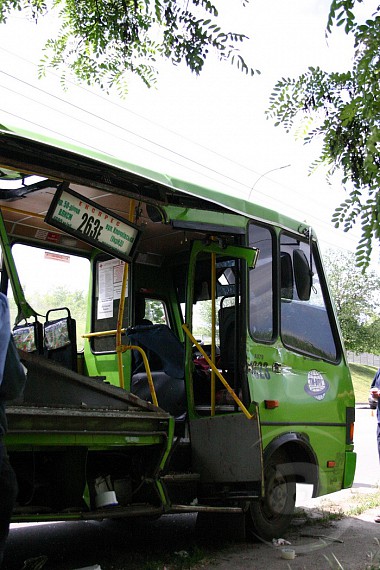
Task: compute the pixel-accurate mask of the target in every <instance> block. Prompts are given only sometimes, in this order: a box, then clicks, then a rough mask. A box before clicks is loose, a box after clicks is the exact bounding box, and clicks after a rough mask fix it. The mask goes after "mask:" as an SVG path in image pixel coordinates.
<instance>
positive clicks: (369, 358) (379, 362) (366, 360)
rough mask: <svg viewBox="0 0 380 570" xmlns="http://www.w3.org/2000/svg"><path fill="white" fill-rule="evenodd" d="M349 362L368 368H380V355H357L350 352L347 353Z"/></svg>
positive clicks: (366, 353)
mask: <svg viewBox="0 0 380 570" xmlns="http://www.w3.org/2000/svg"><path fill="white" fill-rule="evenodd" d="M347 358H348V362H353V363H354V364H365V365H366V366H375V367H376V368H380V355H379V354H370V353H369V352H363V353H361V354H356V353H355V352H351V351H350V350H349V351H348V352H347Z"/></svg>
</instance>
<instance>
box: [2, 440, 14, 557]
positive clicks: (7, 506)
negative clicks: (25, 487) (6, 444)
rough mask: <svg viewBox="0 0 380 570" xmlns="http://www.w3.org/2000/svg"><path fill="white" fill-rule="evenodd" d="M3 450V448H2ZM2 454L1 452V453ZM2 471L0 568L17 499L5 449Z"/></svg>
mask: <svg viewBox="0 0 380 570" xmlns="http://www.w3.org/2000/svg"><path fill="white" fill-rule="evenodd" d="M0 449H1V446H0ZM0 453H1V452H0ZM2 455H3V457H2V461H1V468H0V469H1V471H0V567H1V564H2V561H3V556H4V550H5V543H6V540H7V537H8V533H9V523H10V520H11V515H12V510H13V506H14V503H15V501H16V497H17V481H16V475H15V473H14V471H13V469H12V467H11V464H10V463H9V459H8V456H7V454H6V452H5V450H4V448H3V453H2Z"/></svg>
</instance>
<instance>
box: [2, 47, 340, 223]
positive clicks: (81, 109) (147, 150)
mask: <svg viewBox="0 0 380 570" xmlns="http://www.w3.org/2000/svg"><path fill="white" fill-rule="evenodd" d="M0 49H2V50H3V51H5V52H7V53H9V54H11V55H13V56H16V57H19V58H20V59H22V60H24V61H26V62H27V63H28V64H31V65H35V64H33V63H32V62H30V61H29V60H27V59H25V58H22V57H20V56H18V55H15V54H13V53H12V52H10V51H9V50H6V49H4V48H2V47H0ZM1 73H3V75H5V76H7V77H9V78H11V79H13V80H15V81H18V82H21V83H23V84H24V85H27V86H28V87H31V88H33V89H35V90H37V91H38V92H40V93H43V94H44V95H46V96H48V97H51V98H53V99H56V100H57V101H59V102H60V103H64V104H65V105H67V106H69V107H72V108H75V109H76V110H79V111H80V112H81V113H85V114H89V115H90V116H92V117H95V118H96V119H97V120H98V121H99V120H100V121H103V122H104V123H106V124H108V125H111V126H112V127H116V128H117V129H119V130H122V131H123V132H128V133H129V134H132V136H134V137H137V138H140V139H142V140H143V141H145V142H148V143H149V144H152V145H155V146H157V147H158V148H159V149H161V150H165V151H167V152H169V153H171V154H174V155H176V156H178V157H180V158H181V159H183V160H185V161H187V162H190V163H193V164H195V165H196V166H198V167H200V168H202V169H205V170H209V171H211V172H213V173H214V174H218V175H219V176H221V177H222V178H223V179H226V180H230V181H232V182H234V183H235V184H238V185H240V186H242V187H243V188H244V189H246V190H250V189H251V187H250V186H248V185H247V184H245V183H243V182H241V181H240V180H237V179H236V178H232V177H229V176H227V175H225V174H222V173H220V172H219V171H218V170H215V169H212V168H210V167H208V166H206V165H204V164H202V163H200V162H198V161H195V160H192V159H189V158H187V157H186V156H184V155H182V154H181V153H178V152H176V151H173V150H172V149H169V148H167V147H165V146H163V145H160V144H159V143H156V142H155V141H152V140H151V139H149V138H147V137H143V136H142V135H140V134H138V133H136V132H134V131H132V130H130V129H124V128H122V127H120V125H118V124H116V123H114V122H111V121H109V120H107V119H104V118H103V117H99V116H98V115H96V114H95V113H92V112H90V111H88V110H87V109H83V108H82V107H80V106H79V105H76V104H73V103H71V102H70V101H67V100H65V99H63V98H62V97H59V96H56V95H53V94H51V93H48V92H46V91H44V90H42V89H40V88H39V87H36V86H35V85H31V84H29V83H28V82H26V81H24V80H21V79H19V78H17V77H15V76H13V75H11V74H9V73H6V72H4V71H1ZM54 75H55V74H54ZM71 83H72V82H71ZM73 85H75V84H74V83H73ZM75 86H76V88H78V89H81V90H84V91H86V92H88V93H89V94H91V95H92V96H95V97H98V98H100V99H102V100H104V101H107V102H108V103H109V104H111V105H114V106H116V107H118V108H120V109H122V110H123V111H127V112H129V113H132V114H134V115H136V116H138V117H140V118H142V119H143V120H145V121H148V122H150V123H152V124H155V125H158V126H160V128H164V127H162V125H159V123H155V122H153V121H151V120H150V119H147V118H146V117H144V116H143V115H140V114H138V113H135V112H133V111H131V110H129V109H128V108H125V107H122V106H121V105H120V104H117V103H115V102H113V101H108V100H107V99H106V98H105V97H104V96H101V95H99V94H97V93H93V92H92V91H90V90H88V89H85V88H83V87H80V86H77V85H75ZM3 88H4V89H6V90H8V91H10V92H12V93H17V94H18V95H21V96H23V97H25V98H26V99H29V100H30V101H34V102H35V103H37V104H40V105H43V103H41V102H40V101H36V100H35V99H33V98H32V97H28V96H26V95H25V94H24V93H22V94H20V93H18V92H17V91H15V90H12V89H11V88H10V87H8V86H3ZM44 106H45V107H48V108H50V109H52V110H53V111H55V112H57V113H60V114H62V115H64V116H65V117H70V119H71V120H75V121H77V122H79V123H82V124H85V125H87V126H90V127H91V128H96V129H97V130H98V131H101V132H104V133H106V134H107V135H110V136H112V137H114V138H116V139H117V140H121V141H123V142H127V143H128V144H133V145H134V146H135V147H136V148H139V149H141V150H143V151H144V152H149V153H151V154H153V155H155V156H158V157H159V158H161V159H164V160H168V161H170V162H172V163H173V164H177V165H179V166H181V167H182V168H186V169H188V170H189V171H191V172H195V173H196V174H198V175H199V174H201V173H200V172H199V171H198V170H195V169H194V168H190V167H189V166H186V165H184V164H182V163H179V162H177V161H174V160H173V159H171V158H169V157H164V156H162V155H161V154H159V153H157V152H154V151H152V150H150V149H148V148H146V147H143V146H141V145H137V144H136V143H134V142H132V141H130V140H128V139H126V138H123V137H120V136H119V135H116V134H115V133H110V132H109V131H107V130H105V129H101V128H100V127H95V126H94V125H93V124H92V123H88V122H86V121H84V120H83V119H80V118H75V117H73V116H72V115H69V114H67V113H64V112H63V111H61V110H60V109H57V108H54V107H52V106H49V105H47V104H45V105H44ZM8 114H9V115H11V116H14V117H16V118H19V119H22V117H20V116H17V115H15V114H14V113H8ZM22 120H27V121H28V122H29V123H30V124H32V125H35V126H37V127H38V128H43V129H45V130H46V127H44V126H43V125H40V124H38V123H35V122H33V121H30V119H22ZM48 130H50V132H52V133H54V134H57V135H58V136H62V134H61V133H59V132H58V131H55V130H53V129H50V128H49V129H48ZM166 130H167V131H168V132H171V133H174V134H176V135H177V136H180V137H181V138H183V139H185V140H189V141H191V139H188V138H186V137H184V136H183V135H180V134H179V133H176V132H175V131H172V130H170V129H166ZM63 136H65V138H67V139H69V140H72V141H74V142H75V143H77V144H85V145H86V146H87V147H88V148H92V149H94V150H97V151H101V152H104V149H100V148H98V147H94V146H92V145H88V144H87V143H83V142H81V141H80V140H78V139H74V138H73V137H70V136H66V135H63ZM191 142H192V143H193V144H195V145H197V146H199V147H200V148H203V149H206V150H208V151H210V152H212V153H213V154H215V155H217V156H219V157H221V158H223V159H224V160H227V161H229V162H231V163H234V164H237V165H239V166H240V167H242V168H244V169H246V170H247V171H250V172H255V173H256V171H254V170H252V169H250V168H248V167H246V166H245V165H242V164H240V163H237V162H236V161H233V160H232V159H230V158H229V157H226V156H224V155H222V154H219V153H217V152H215V151H213V150H212V149H209V148H207V147H204V146H203V145H199V144H198V143H195V142H194V141H191ZM273 170H276V169H273ZM202 175H203V176H207V178H209V179H210V180H213V181H216V182H218V183H220V181H219V180H216V179H215V178H213V177H211V176H209V175H206V174H204V173H202ZM264 175H265V173H264V174H260V176H259V178H258V179H257V180H256V182H255V184H256V183H257V181H258V180H260V178H262V177H263V176H264ZM268 180H270V181H271V182H272V183H273V184H276V185H277V186H280V187H282V188H284V189H286V190H291V191H292V192H294V193H297V194H299V195H302V196H304V194H302V193H300V192H298V191H296V190H294V189H291V188H289V187H288V186H286V185H284V184H282V183H280V182H277V181H275V180H273V179H271V178H269V177H268ZM223 184H224V185H225V186H226V187H227V188H229V189H231V190H235V189H234V188H231V187H230V186H228V184H225V183H224V182H223ZM255 184H254V186H255ZM256 193H257V194H261V195H263V196H265V197H266V198H269V199H273V200H274V199H276V201H277V203H280V204H283V205H286V206H289V202H285V201H283V200H281V199H278V198H273V197H271V196H269V195H268V194H266V193H265V192H263V191H258V190H257V191H256ZM313 201H314V202H315V203H316V204H318V205H319V204H320V203H319V202H318V201H316V200H313ZM292 210H293V211H298V212H300V213H301V215H302V216H303V215H305V212H304V211H302V210H300V209H299V208H296V207H294V206H293V208H292ZM314 219H316V220H318V221H319V222H320V223H321V224H324V225H325V226H326V227H328V229H329V230H332V228H331V226H330V225H329V224H328V223H326V222H325V221H324V220H322V219H321V218H318V217H315V216H314Z"/></svg>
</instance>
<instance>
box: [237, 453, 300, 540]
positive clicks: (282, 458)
mask: <svg viewBox="0 0 380 570" xmlns="http://www.w3.org/2000/svg"><path fill="white" fill-rule="evenodd" d="M264 484H265V496H264V497H263V498H262V499H259V500H256V501H252V502H251V504H250V508H249V510H248V512H247V519H248V520H247V530H249V531H250V532H251V533H252V534H253V535H254V536H256V537H258V538H260V539H262V540H272V539H273V538H281V536H282V535H283V533H284V532H285V531H286V530H287V528H288V527H289V524H290V521H291V518H292V515H293V513H294V507H295V502H296V483H295V478H294V474H293V470H292V464H291V463H290V462H289V459H288V457H287V456H286V455H285V454H278V453H277V454H275V455H273V456H272V457H270V458H269V459H268V461H267V462H266V463H265V464H264Z"/></svg>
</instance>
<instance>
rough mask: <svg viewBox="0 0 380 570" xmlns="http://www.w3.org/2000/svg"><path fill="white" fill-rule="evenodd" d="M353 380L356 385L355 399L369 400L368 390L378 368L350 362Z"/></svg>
mask: <svg viewBox="0 0 380 570" xmlns="http://www.w3.org/2000/svg"><path fill="white" fill-rule="evenodd" d="M350 370H351V376H352V382H353V385H354V391H355V399H356V401H357V402H367V401H368V392H369V387H370V385H371V382H372V380H373V377H374V376H375V373H376V370H377V368H376V367H375V366H365V365H364V364H353V363H350Z"/></svg>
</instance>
